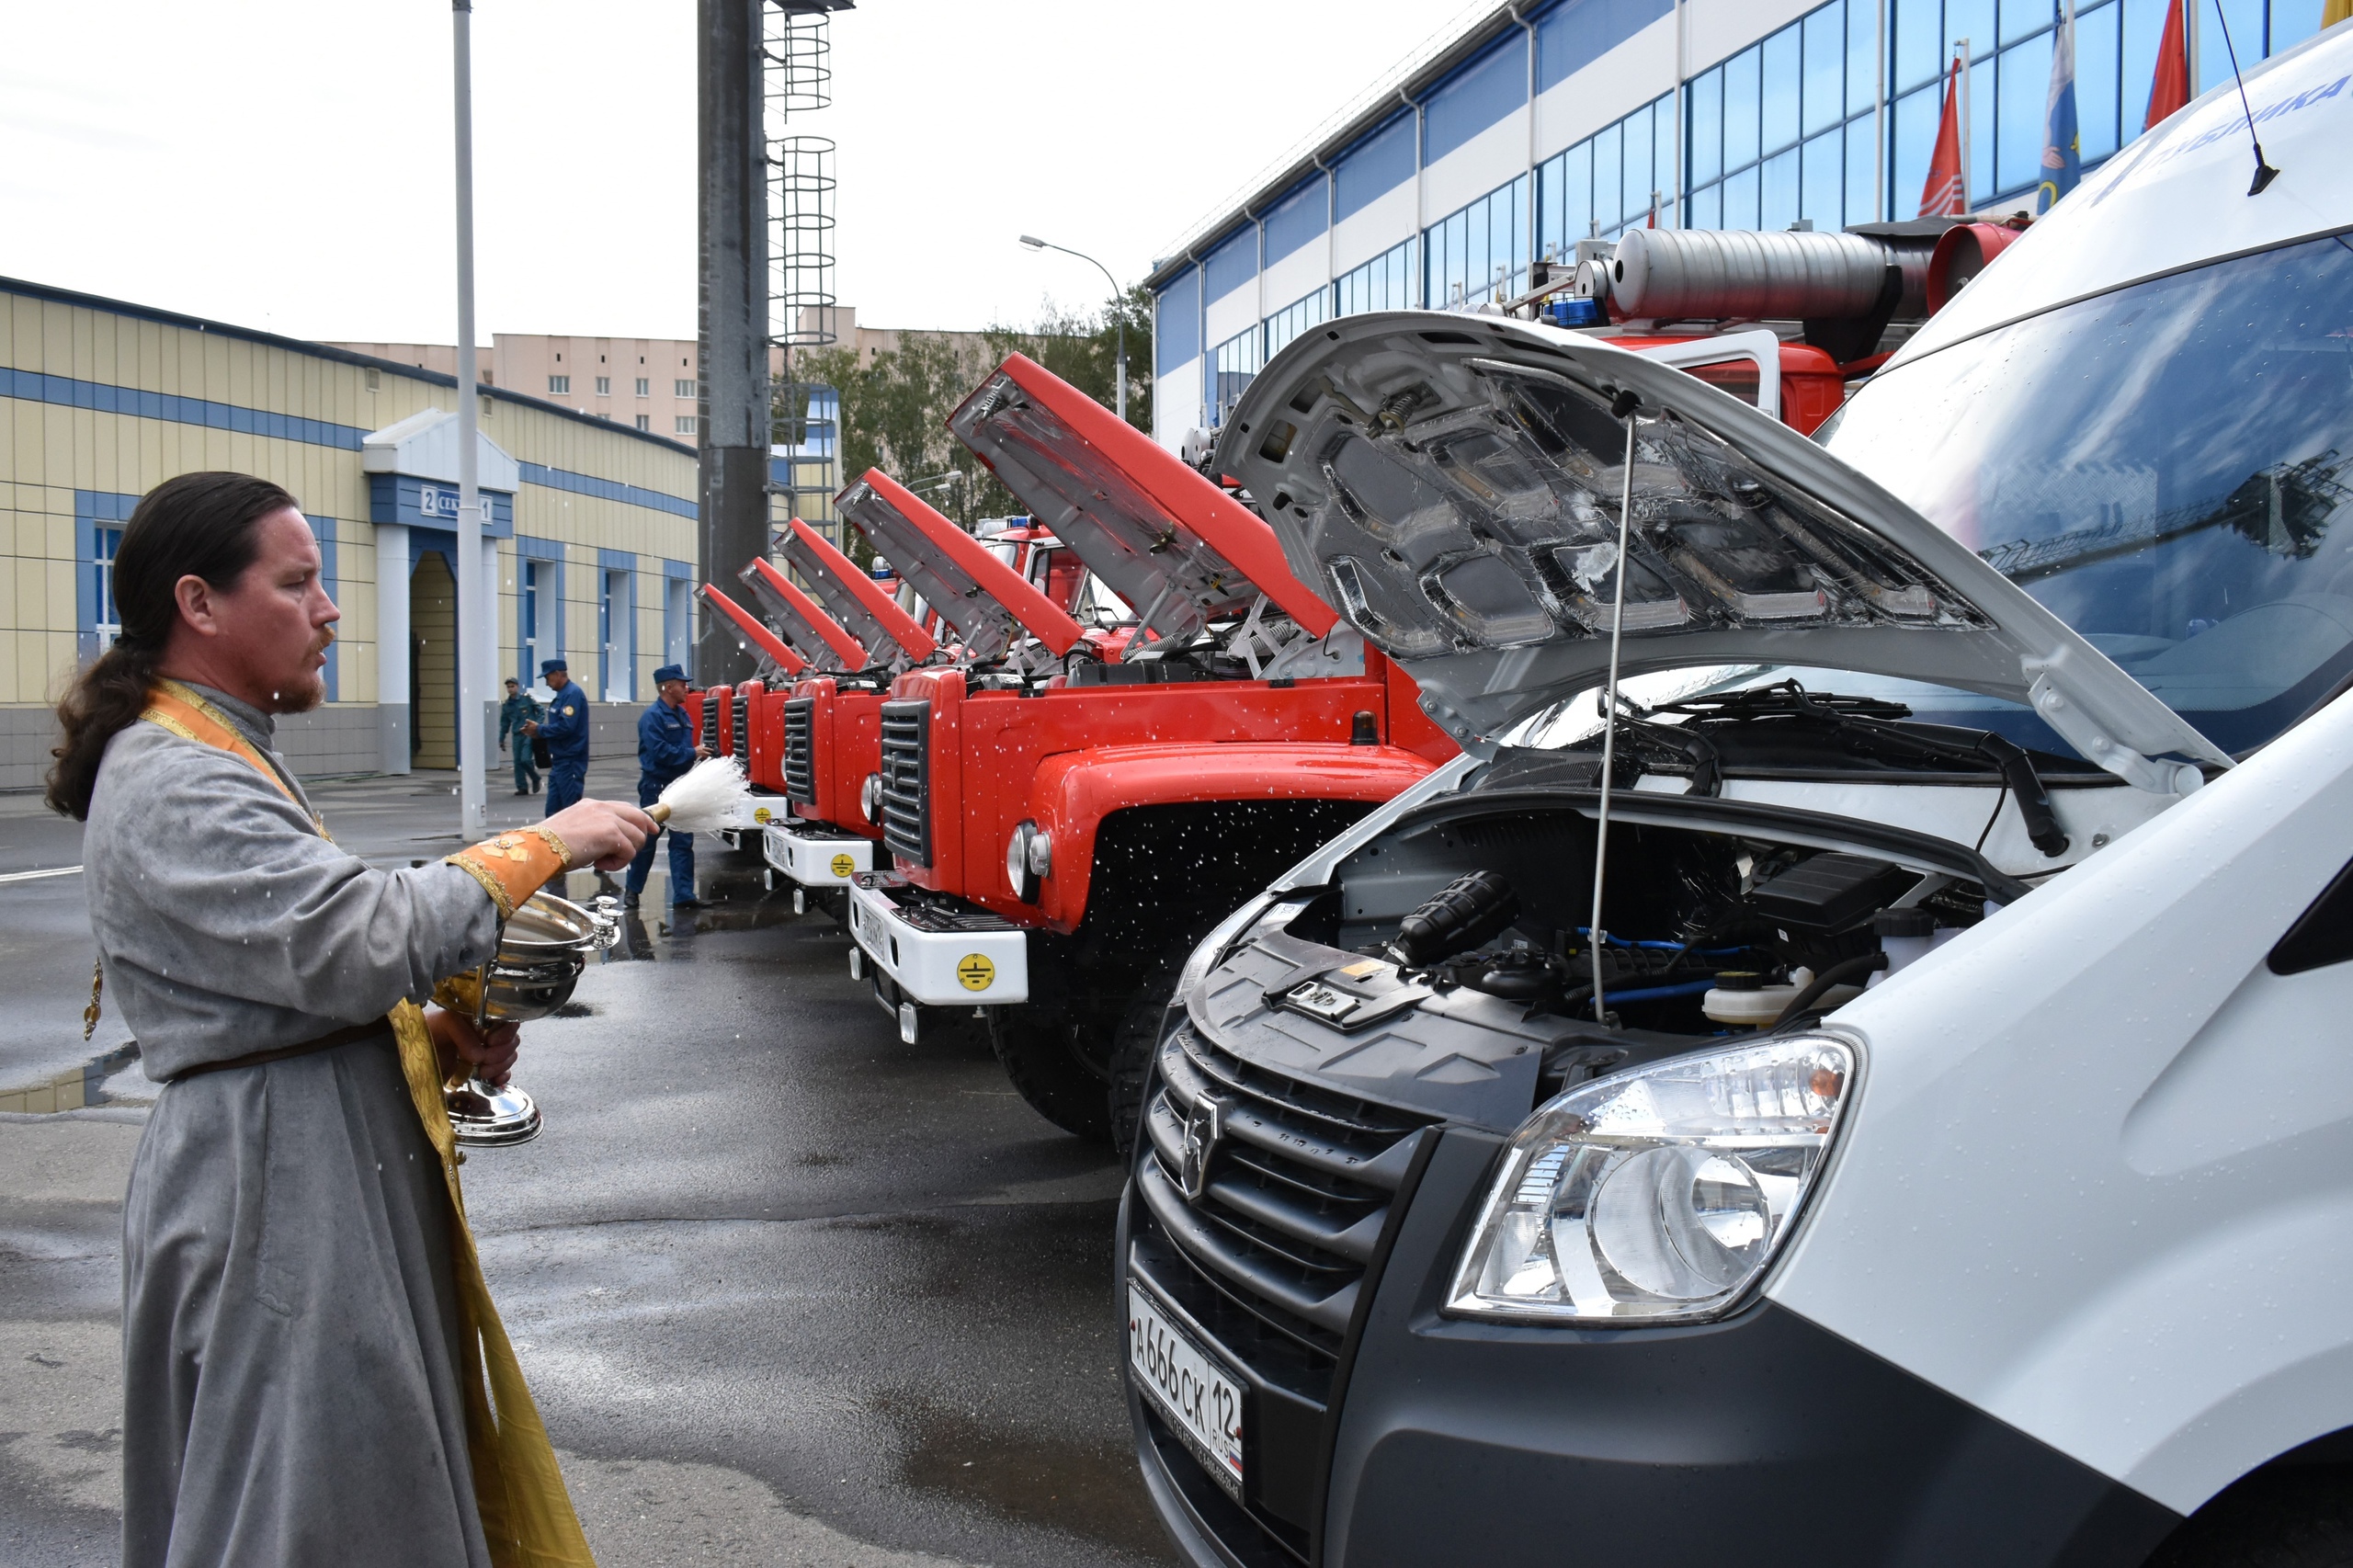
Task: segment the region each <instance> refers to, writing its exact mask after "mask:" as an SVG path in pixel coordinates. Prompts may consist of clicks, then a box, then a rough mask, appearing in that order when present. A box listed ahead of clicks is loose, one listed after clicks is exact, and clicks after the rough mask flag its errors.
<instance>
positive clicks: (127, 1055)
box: [0, 1040, 153, 1116]
mask: <svg viewBox="0 0 2353 1568" xmlns="http://www.w3.org/2000/svg"><path fill="white" fill-rule="evenodd" d="M138 1060H139V1042H138V1041H137V1040H125V1041H124V1042H123V1043H122V1044H120V1045H119V1046H116V1047H115V1048H114V1049H113V1050H112V1051H107V1052H105V1053H104V1054H102V1055H98V1056H93V1057H92V1058H90V1060H88V1061H87V1062H83V1063H82V1065H80V1066H79V1067H74V1068H69V1069H67V1070H66V1071H65V1072H63V1073H60V1074H57V1075H56V1076H55V1077H53V1078H51V1079H50V1080H49V1081H48V1082H47V1083H45V1084H35V1085H31V1086H29V1087H28V1088H22V1089H0V1111H17V1112H21V1113H27V1114H30V1115H33V1116H54V1115H55V1114H56V1113H57V1112H59V1111H61V1110H81V1109H84V1108H86V1107H89V1106H102V1105H120V1104H126V1103H136V1104H145V1103H147V1102H148V1101H150V1100H152V1099H153V1094H152V1093H150V1094H147V1095H140V1096H125V1095H119V1094H109V1093H108V1091H107V1080H108V1079H109V1078H111V1077H113V1076H114V1075H115V1074H118V1073H120V1072H122V1071H123V1070H124V1069H125V1068H128V1067H129V1066H131V1063H133V1062H137V1061H138ZM141 1082H142V1084H144V1083H145V1080H144V1079H142V1080H141ZM147 1086H148V1087H149V1089H150V1090H152V1089H153V1085H147Z"/></svg>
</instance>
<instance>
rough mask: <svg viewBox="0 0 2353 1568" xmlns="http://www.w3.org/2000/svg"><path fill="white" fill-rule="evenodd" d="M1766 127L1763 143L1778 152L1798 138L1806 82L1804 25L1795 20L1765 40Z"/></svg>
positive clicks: (1764, 146) (1768, 148) (1772, 151)
mask: <svg viewBox="0 0 2353 1568" xmlns="http://www.w3.org/2000/svg"><path fill="white" fill-rule="evenodd" d="M1763 48H1764V55H1765V58H1764V73H1765V84H1764V105H1765V129H1764V139H1763V142H1762V143H1761V145H1762V147H1763V150H1764V151H1765V152H1767V153H1778V152H1779V151H1780V150H1781V149H1782V148H1784V147H1787V146H1789V145H1790V144H1791V143H1792V142H1796V141H1797V139H1798V97H1799V93H1800V89H1801V87H1802V83H1803V73H1802V62H1801V59H1800V56H1801V52H1802V51H1801V48H1800V29H1799V28H1798V27H1797V26H1796V25H1795V24H1794V23H1792V24H1791V25H1790V26H1789V27H1786V28H1782V29H1781V30H1780V31H1779V32H1777V33H1775V34H1774V35H1773V36H1772V37H1771V38H1768V39H1767V40H1765V43H1764V46H1763Z"/></svg>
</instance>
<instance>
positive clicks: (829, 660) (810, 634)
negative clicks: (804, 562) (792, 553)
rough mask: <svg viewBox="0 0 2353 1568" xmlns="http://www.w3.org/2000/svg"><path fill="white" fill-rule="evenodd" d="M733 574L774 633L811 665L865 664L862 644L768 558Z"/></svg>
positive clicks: (842, 667)
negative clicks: (767, 560)
mask: <svg viewBox="0 0 2353 1568" xmlns="http://www.w3.org/2000/svg"><path fill="white" fill-rule="evenodd" d="M735 578H736V581H738V582H740V583H742V584H743V585H744V586H745V588H747V589H749V590H750V592H751V595H752V597H753V598H754V599H755V600H756V601H757V602H758V604H759V607H760V609H761V612H762V615H763V617H764V618H765V619H767V623H768V625H769V626H770V627H772V628H774V629H775V631H776V634H777V635H778V636H779V637H781V638H782V639H784V641H785V642H788V643H790V645H791V647H792V651H793V652H794V653H798V654H800V655H801V657H802V658H803V659H805V660H807V661H808V662H809V663H810V664H811V665H813V666H815V667H816V668H818V669H821V670H833V671H856V670H862V669H864V668H865V667H866V647H865V645H864V644H863V643H861V642H858V639H857V638H855V637H852V636H851V635H850V634H849V633H848V632H847V631H843V630H842V628H841V626H840V624H839V623H838V622H836V621H835V619H834V618H833V617H832V616H830V615H827V614H826V613H825V612H824V610H823V609H820V608H818V607H817V602H816V601H815V600H814V599H813V598H811V597H809V596H808V595H807V594H804V593H802V592H801V590H800V589H799V588H798V587H796V586H794V585H793V583H792V580H791V579H790V578H789V577H787V576H786V575H785V574H783V573H781V572H779V571H778V570H777V569H776V568H775V567H774V566H772V565H770V564H769V563H768V562H766V561H757V560H756V561H754V562H751V563H750V564H749V565H747V566H745V568H744V570H742V571H741V572H738V573H737V574H735Z"/></svg>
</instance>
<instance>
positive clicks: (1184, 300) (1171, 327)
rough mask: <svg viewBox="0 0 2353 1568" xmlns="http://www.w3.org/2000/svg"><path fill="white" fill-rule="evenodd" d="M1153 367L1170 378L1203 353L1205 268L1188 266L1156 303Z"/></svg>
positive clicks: (1153, 329)
mask: <svg viewBox="0 0 2353 1568" xmlns="http://www.w3.org/2000/svg"><path fill="white" fill-rule="evenodd" d="M1152 341H1153V345H1154V347H1153V367H1154V369H1155V370H1156V371H1157V372H1158V373H1159V374H1161V375H1164V376H1165V375H1166V374H1167V373H1168V372H1169V371H1171V370H1174V369H1176V368H1177V367H1178V366H1180V365H1183V364H1185V363H1186V362H1187V361H1188V360H1191V359H1195V358H1199V357H1200V352H1201V269H1200V268H1199V267H1187V268H1186V269H1185V271H1184V273H1183V274H1182V275H1181V276H1180V277H1178V278H1177V279H1176V281H1175V282H1174V283H1171V284H1170V285H1168V287H1167V288H1165V289H1163V290H1161V291H1160V294H1159V297H1158V298H1157V299H1156V300H1154V301H1153V323H1152Z"/></svg>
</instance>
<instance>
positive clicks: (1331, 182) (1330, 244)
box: [1307, 153, 1340, 320]
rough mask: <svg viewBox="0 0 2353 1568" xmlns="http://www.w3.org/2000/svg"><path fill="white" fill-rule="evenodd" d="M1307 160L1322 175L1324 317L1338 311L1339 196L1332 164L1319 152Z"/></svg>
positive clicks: (1329, 316) (1333, 315)
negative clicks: (1337, 229)
mask: <svg viewBox="0 0 2353 1568" xmlns="http://www.w3.org/2000/svg"><path fill="white" fill-rule="evenodd" d="M1307 161H1308V162H1309V163H1311V164H1313V165H1315V172H1316V173H1318V174H1320V175H1322V176H1324V311H1325V312H1326V314H1325V319H1326V320H1330V319H1331V318H1333V317H1335V316H1337V315H1338V314H1339V313H1340V291H1339V290H1340V240H1339V236H1338V235H1337V234H1336V233H1333V230H1334V229H1335V228H1336V227H1337V226H1338V223H1339V210H1340V196H1339V192H1338V191H1337V190H1336V189H1335V188H1334V187H1335V185H1336V183H1337V182H1336V180H1335V179H1334V177H1333V174H1332V165H1329V164H1327V163H1325V162H1324V154H1323V153H1309V154H1308V155H1307Z"/></svg>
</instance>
